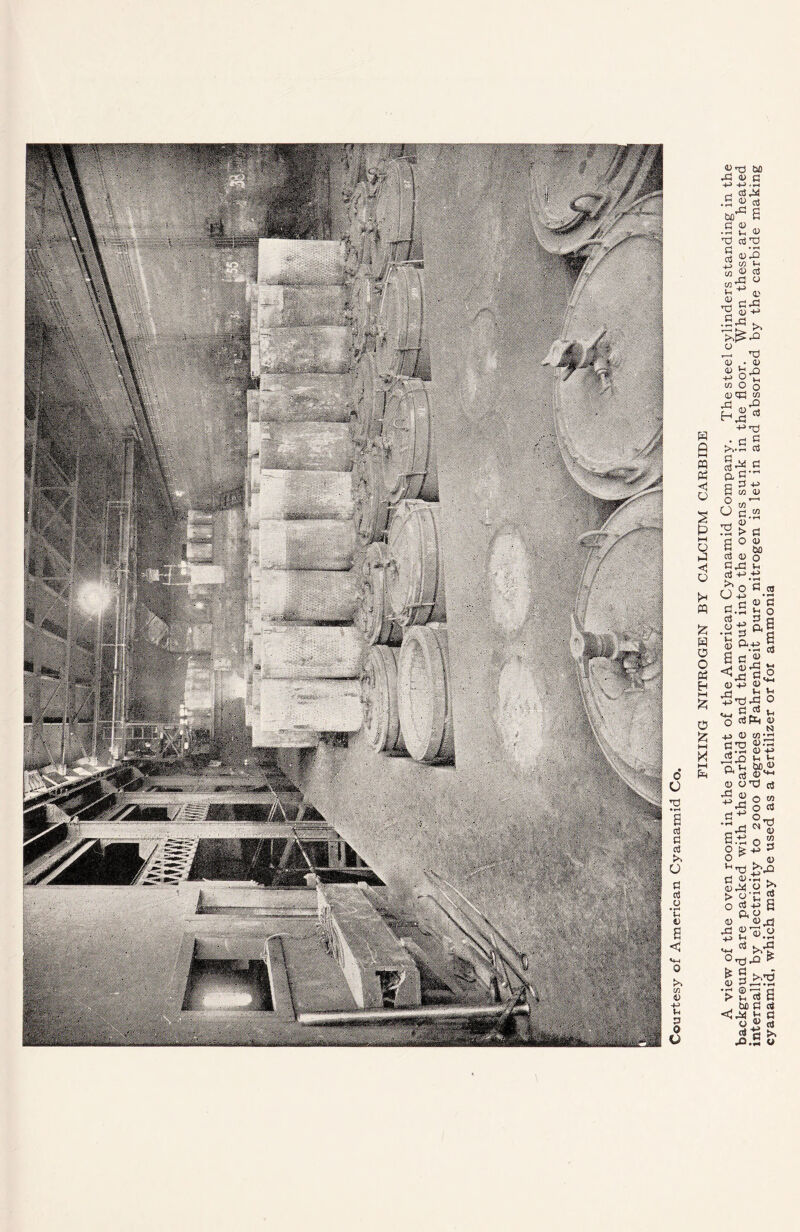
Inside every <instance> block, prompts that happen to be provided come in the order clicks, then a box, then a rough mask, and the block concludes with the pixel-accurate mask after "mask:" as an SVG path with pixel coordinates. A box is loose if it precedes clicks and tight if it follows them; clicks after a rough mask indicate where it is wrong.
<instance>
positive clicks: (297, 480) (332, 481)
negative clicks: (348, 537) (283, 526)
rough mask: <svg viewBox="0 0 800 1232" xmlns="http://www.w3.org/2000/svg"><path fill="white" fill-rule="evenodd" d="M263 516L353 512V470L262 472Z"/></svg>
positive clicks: (345, 514) (343, 515) (344, 517)
mask: <svg viewBox="0 0 800 1232" xmlns="http://www.w3.org/2000/svg"><path fill="white" fill-rule="evenodd" d="M258 498H259V506H260V510H261V516H262V517H263V518H340V519H342V520H347V519H349V518H352V516H353V509H354V504H353V474H352V471H284V470H272V471H262V472H261V486H260V489H259V493H258Z"/></svg>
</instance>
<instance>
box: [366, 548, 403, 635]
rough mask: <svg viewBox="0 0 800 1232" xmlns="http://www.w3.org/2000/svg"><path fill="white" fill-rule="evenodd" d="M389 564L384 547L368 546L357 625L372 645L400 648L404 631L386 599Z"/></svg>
mask: <svg viewBox="0 0 800 1232" xmlns="http://www.w3.org/2000/svg"><path fill="white" fill-rule="evenodd" d="M387 560H388V552H387V548H386V544H385V543H380V542H379V543H371V544H370V545H369V547H368V548H367V550H366V553H365V555H364V559H363V561H362V563H361V569H360V574H359V592H358V608H357V610H356V615H355V622H356V624H357V626H358V628H359V629H360V630H361V632H362V633H363V634H364V637H365V638H366V640H367V642H369V643H370V644H371V645H375V644H377V643H383V644H387V645H395V646H399V645H400V642H401V641H402V640H403V630H402V628H401V627H400V625H398V624H395V622H394V621H393V620H392V616H391V612H390V611H389V606H388V602H387V599H386V563H387Z"/></svg>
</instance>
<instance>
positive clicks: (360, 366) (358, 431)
mask: <svg viewBox="0 0 800 1232" xmlns="http://www.w3.org/2000/svg"><path fill="white" fill-rule="evenodd" d="M385 405H386V382H385V381H384V380H383V378H382V377H380V376H379V375H378V369H377V367H376V364H375V355H374V353H373V352H372V351H365V352H364V354H363V355H361V356H360V357H359V360H358V363H357V364H356V369H355V374H354V377H353V397H352V413H351V417H350V434H351V436H352V437H353V440H354V441H355V443H356V444H357V445H363V444H364V443H365V442H366V441H372V440H375V439H376V438H377V437H378V436H379V435H380V431H381V424H382V423H383V412H384V407H385Z"/></svg>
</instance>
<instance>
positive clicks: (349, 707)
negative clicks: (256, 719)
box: [260, 679, 361, 732]
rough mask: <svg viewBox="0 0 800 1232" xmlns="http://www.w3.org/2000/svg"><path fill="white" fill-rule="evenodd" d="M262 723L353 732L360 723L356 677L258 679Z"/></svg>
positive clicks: (359, 703)
mask: <svg viewBox="0 0 800 1232" xmlns="http://www.w3.org/2000/svg"><path fill="white" fill-rule="evenodd" d="M260 719H261V727H262V729H268V728H277V729H285V728H292V729H295V728H310V729H311V731H317V732H326V731H332V732H354V731H358V729H359V727H360V726H361V685H360V682H359V681H358V680H327V679H314V680H273V679H267V680H262V681H261V715H260Z"/></svg>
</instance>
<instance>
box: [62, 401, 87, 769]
mask: <svg viewBox="0 0 800 1232" xmlns="http://www.w3.org/2000/svg"><path fill="white" fill-rule="evenodd" d="M82 445H83V414H82V413H81V412H79V413H78V441H77V447H76V451H75V476H74V478H73V480H72V528H71V532H70V545H69V587H68V590H67V596H68V598H67V644H66V647H65V650H64V699H63V706H62V710H61V759H60V764H59V771H60V772H61V774H64V772H65V771H66V768H67V753H68V750H69V736H70V734H71V732H72V720H71V716H70V683H71V676H72V641H73V629H74V624H75V549H76V547H77V542H78V494H79V492H80V484H81V448H82Z"/></svg>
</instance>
